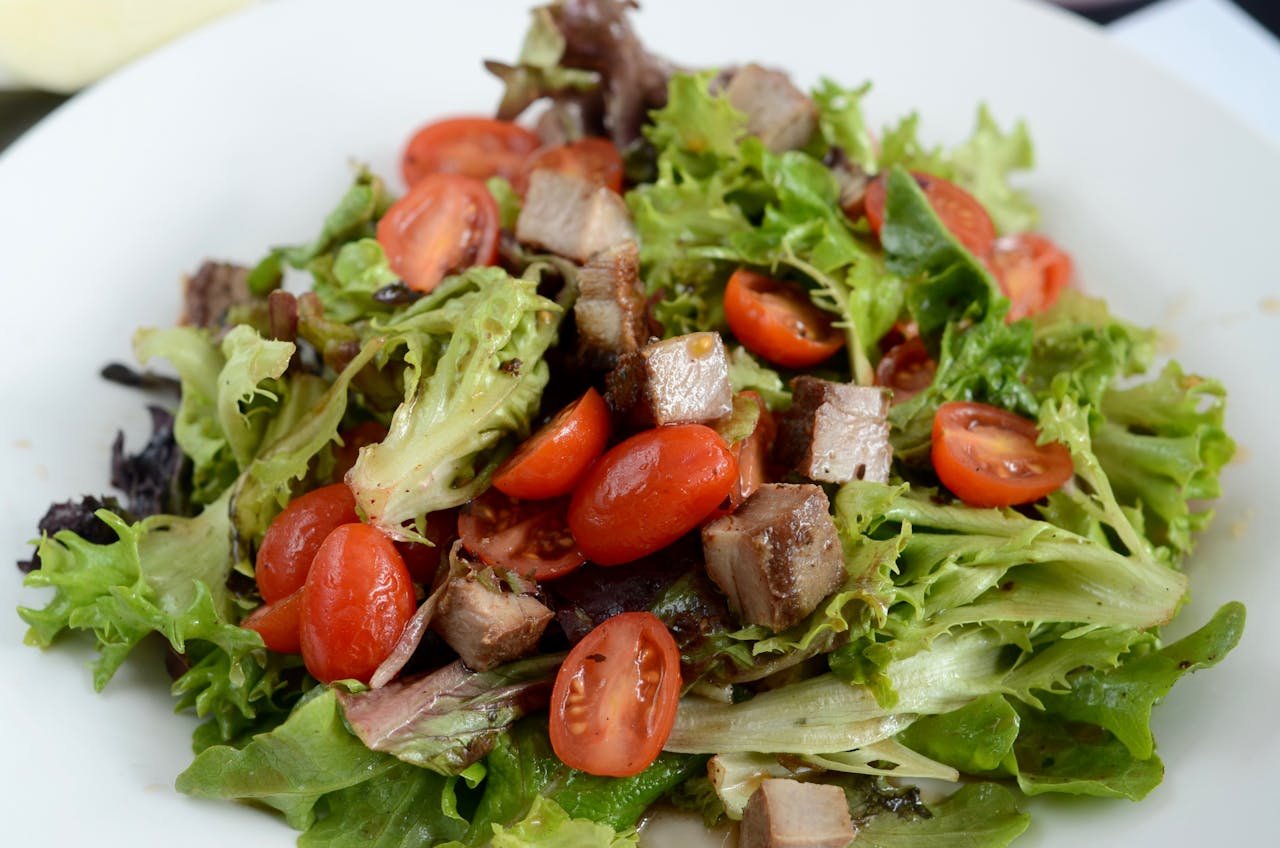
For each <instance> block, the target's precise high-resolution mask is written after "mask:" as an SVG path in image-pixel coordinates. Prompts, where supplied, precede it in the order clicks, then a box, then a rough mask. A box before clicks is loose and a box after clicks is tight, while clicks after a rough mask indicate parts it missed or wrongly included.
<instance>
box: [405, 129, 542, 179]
mask: <svg viewBox="0 0 1280 848" xmlns="http://www.w3.org/2000/svg"><path fill="white" fill-rule="evenodd" d="M539 144H541V140H540V139H539V138H538V136H537V134H536V133H533V132H531V131H529V130H527V129H525V128H524V127H522V126H520V125H518V124H513V123H511V122H510V121H495V120H494V119H492V118H448V119H446V120H443V121H436V122H435V123H433V124H427V125H426V126H425V127H423V128H422V129H420V130H418V131H417V132H416V133H415V134H414V136H413V138H411V139H409V144H408V145H407V146H406V147H405V151H404V160H403V162H402V163H401V171H402V172H403V173H404V181H405V184H406V185H409V186H413V185H416V184H417V183H418V181H419V180H421V179H422V178H423V177H425V176H426V175H427V174H459V175H461V176H464V177H471V178H472V179H477V180H487V179H489V178H490V177H506V178H507V179H508V180H510V179H512V178H514V177H515V176H516V174H518V173H519V172H520V168H521V165H522V164H523V163H524V160H525V157H527V156H528V155H529V154H530V153H532V152H533V151H535V150H537V149H538V145H539Z"/></svg>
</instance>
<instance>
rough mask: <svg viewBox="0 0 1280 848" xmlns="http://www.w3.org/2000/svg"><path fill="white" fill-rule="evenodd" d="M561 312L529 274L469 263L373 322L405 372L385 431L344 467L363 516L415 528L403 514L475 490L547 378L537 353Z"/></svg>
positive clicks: (453, 502) (402, 533)
mask: <svg viewBox="0 0 1280 848" xmlns="http://www.w3.org/2000/svg"><path fill="white" fill-rule="evenodd" d="M563 311H564V310H563V309H562V308H561V307H560V306H559V305H557V304H556V303H554V302H552V301H549V300H547V299H546V298H544V297H541V296H540V295H538V293H537V282H536V281H535V280H528V279H517V278H514V277H511V276H509V275H508V274H507V273H506V272H505V271H502V270H501V269H498V268H478V269H471V270H469V271H467V272H466V273H465V274H463V275H461V276H459V277H456V278H453V280H451V281H448V282H446V283H445V284H444V285H442V286H441V287H439V288H437V289H436V290H435V291H433V292H432V293H431V294H430V295H428V296H427V297H424V298H422V299H421V300H419V301H418V302H417V303H416V304H414V305H413V306H412V307H410V308H409V309H408V310H406V311H404V312H403V313H401V314H400V315H398V316H396V317H395V318H394V319H390V320H389V321H388V322H387V323H385V324H377V323H375V330H376V331H377V332H379V333H381V334H383V335H384V336H385V337H386V338H387V339H388V343H387V349H388V350H395V349H403V350H404V351H405V352H404V354H403V355H404V357H405V361H406V363H407V365H408V370H407V371H406V374H405V400H404V403H403V404H402V405H401V406H400V407H399V408H398V409H397V410H396V412H395V414H394V416H393V417H392V419H391V426H390V432H389V434H388V435H387V438H386V439H385V440H383V441H382V442H381V443H380V444H376V445H370V446H368V447H366V448H365V449H364V450H362V451H361V452H360V458H359V459H358V460H357V462H356V465H355V467H354V468H353V469H352V470H351V472H350V473H349V474H348V476H347V483H348V485H349V486H350V487H351V490H352V492H353V493H354V494H355V496H356V503H357V504H358V505H359V507H360V509H361V511H362V512H363V513H364V515H365V516H366V518H367V519H368V521H369V522H370V523H371V524H374V525H375V526H377V527H378V528H380V529H381V530H383V531H384V532H386V533H388V534H389V535H392V536H393V537H395V538H415V537H416V533H415V532H414V531H413V530H412V529H410V528H408V527H406V526H405V524H406V522H416V521H419V520H421V519H422V518H423V516H425V515H426V514H427V513H428V512H435V511H437V510H441V509H448V508H450V507H454V506H458V505H460V504H463V503H466V502H467V501H468V500H470V499H472V498H473V497H475V496H476V495H477V494H479V493H480V492H481V491H483V490H484V488H485V487H486V486H487V485H488V482H489V475H490V474H492V472H493V470H494V468H495V467H497V465H498V463H499V462H501V461H502V459H503V458H504V456H505V455H506V452H507V451H508V450H509V449H510V446H511V444H512V442H513V441H514V440H515V439H518V438H521V437H523V436H525V435H527V434H528V432H529V427H530V424H531V419H532V417H533V415H534V413H535V412H537V409H538V403H539V400H540V399H541V396H542V389H543V387H544V386H545V385H546V383H547V377H548V370H547V364H546V362H545V361H544V360H543V358H542V354H543V353H544V352H545V351H546V349H547V348H548V347H549V346H550V344H551V343H552V341H553V340H554V339H555V337H556V332H557V329H558V327H559V320H560V316H561V315H562V314H563Z"/></svg>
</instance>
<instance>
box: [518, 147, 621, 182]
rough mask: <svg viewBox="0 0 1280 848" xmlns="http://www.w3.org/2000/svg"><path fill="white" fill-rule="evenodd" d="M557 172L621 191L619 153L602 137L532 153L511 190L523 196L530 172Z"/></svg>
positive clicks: (545, 148)
mask: <svg viewBox="0 0 1280 848" xmlns="http://www.w3.org/2000/svg"><path fill="white" fill-rule="evenodd" d="M544 170H545V171H559V172H560V173H562V174H569V175H571V176H575V177H581V178H582V179H584V180H586V181H587V182H591V183H595V184H596V185H602V186H604V187H605V188H607V189H610V190H612V191H616V192H621V191H622V154H620V153H618V148H617V147H615V146H614V145H613V142H611V141H609V140H608V139H606V138H584V139H581V140H579V141H575V142H573V143H572V144H561V145H556V146H554V147H544V148H542V149H541V150H539V151H537V152H535V153H533V154H532V155H530V156H529V158H528V159H525V161H524V164H523V165H522V166H521V168H520V173H518V174H517V175H516V176H515V177H514V178H513V179H512V180H511V187H512V188H514V189H515V190H516V191H517V192H518V193H519V194H521V195H523V194H524V193H525V191H526V190H527V189H528V188H529V175H530V174H532V173H533V172H534V171H544Z"/></svg>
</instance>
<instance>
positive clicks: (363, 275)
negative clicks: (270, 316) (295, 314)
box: [307, 238, 400, 323]
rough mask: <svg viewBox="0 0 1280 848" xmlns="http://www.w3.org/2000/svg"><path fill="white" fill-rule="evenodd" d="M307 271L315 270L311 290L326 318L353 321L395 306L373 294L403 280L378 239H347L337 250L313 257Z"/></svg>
mask: <svg viewBox="0 0 1280 848" xmlns="http://www.w3.org/2000/svg"><path fill="white" fill-rule="evenodd" d="M307 270H309V271H310V272H311V277H312V286H311V290H312V291H313V292H315V293H316V295H317V296H319V298H320V301H321V302H322V303H323V304H324V314H325V317H326V318H328V319H329V320H331V321H338V322H342V323H349V322H351V321H355V320H357V319H360V318H367V317H369V316H371V315H376V314H379V313H385V312H390V311H392V309H393V307H391V306H388V305H386V304H382V303H379V302H378V301H376V300H374V297H373V295H374V293H375V292H376V291H378V289H381V288H383V287H384V286H389V285H391V284H393V283H397V282H400V276H399V275H398V274H396V272H394V271H392V270H391V265H390V264H389V263H388V262H387V254H386V252H385V251H384V250H383V249H382V245H380V244H378V242H377V240H376V239H372V238H362V239H358V240H357V241H349V242H346V243H345V244H343V245H342V246H341V247H339V248H338V249H337V251H336V252H334V253H325V254H321V255H320V256H317V257H316V258H315V259H313V260H311V261H310V262H309V263H307Z"/></svg>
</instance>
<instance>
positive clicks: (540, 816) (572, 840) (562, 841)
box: [489, 796, 639, 848]
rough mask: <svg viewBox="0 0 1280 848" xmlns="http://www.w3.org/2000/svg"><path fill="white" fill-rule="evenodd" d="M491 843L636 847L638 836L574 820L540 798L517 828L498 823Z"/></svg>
mask: <svg viewBox="0 0 1280 848" xmlns="http://www.w3.org/2000/svg"><path fill="white" fill-rule="evenodd" d="M489 844H490V845H491V846H493V848H539V846H545V848H634V846H636V845H638V844H639V836H638V835H637V834H636V832H635V830H634V829H628V830H625V831H623V832H622V833H618V832H616V831H615V830H614V829H613V828H611V827H609V826H608V825H607V824H601V823H599V822H596V821H592V820H591V819H583V818H571V817H570V816H569V814H568V813H566V812H565V811H564V808H563V807H561V806H560V805H559V804H557V803H556V802H555V801H552V800H550V799H548V798H544V797H542V796H538V797H537V798H534V799H533V806H531V807H530V808H529V813H528V814H527V815H526V816H525V817H524V818H523V819H521V820H520V821H518V822H516V823H515V824H514V825H511V826H510V827H503V826H502V825H500V824H495V825H494V826H493V839H492V840H490V842H489Z"/></svg>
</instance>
